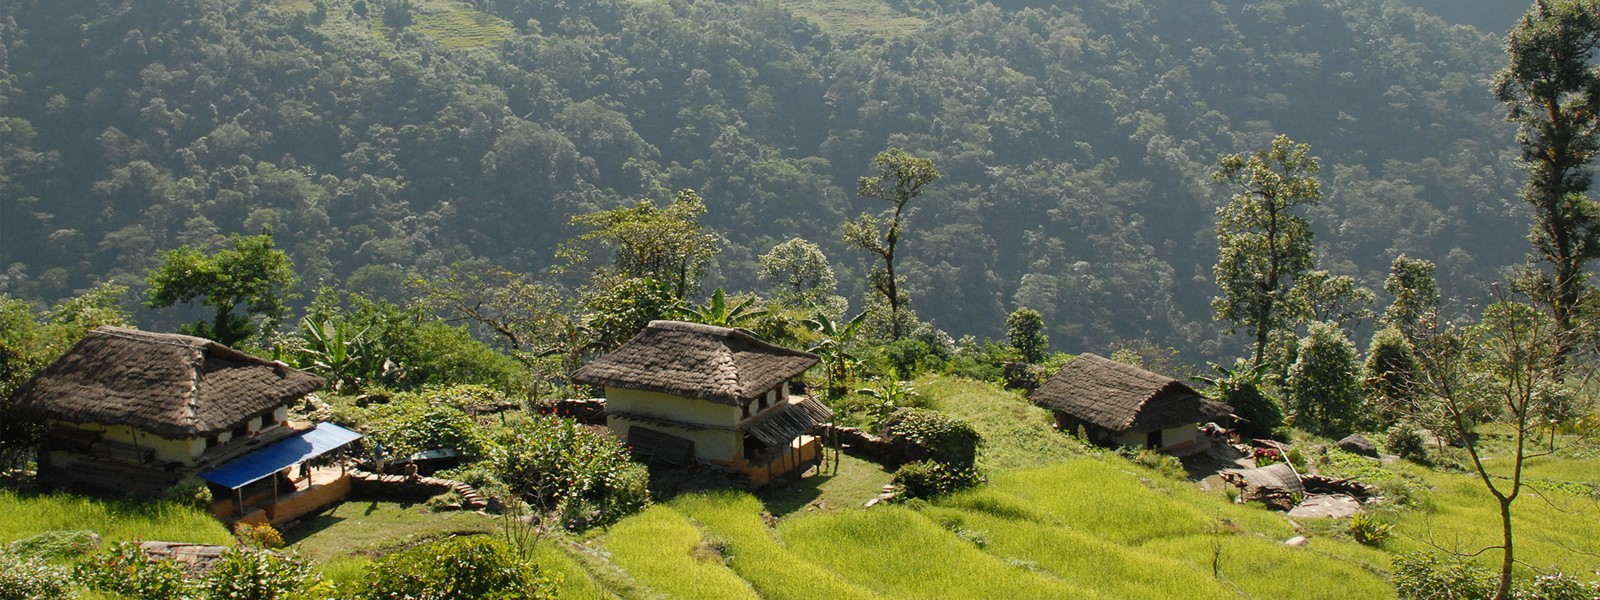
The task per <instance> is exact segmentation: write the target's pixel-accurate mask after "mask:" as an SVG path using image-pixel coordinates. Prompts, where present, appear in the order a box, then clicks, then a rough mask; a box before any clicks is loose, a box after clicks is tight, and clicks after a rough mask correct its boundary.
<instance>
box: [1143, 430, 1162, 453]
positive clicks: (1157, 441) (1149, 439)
mask: <svg viewBox="0 0 1600 600" xmlns="http://www.w3.org/2000/svg"><path fill="white" fill-rule="evenodd" d="M1144 447H1146V448H1149V449H1151V450H1160V449H1161V430H1160V429H1157V430H1155V431H1152V432H1150V434H1149V435H1147V436H1145V439H1144Z"/></svg>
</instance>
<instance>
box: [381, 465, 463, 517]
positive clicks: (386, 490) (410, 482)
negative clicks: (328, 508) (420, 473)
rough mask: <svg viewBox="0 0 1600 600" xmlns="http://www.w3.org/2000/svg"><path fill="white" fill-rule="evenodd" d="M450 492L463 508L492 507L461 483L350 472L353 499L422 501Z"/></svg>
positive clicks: (428, 478) (436, 478)
mask: <svg viewBox="0 0 1600 600" xmlns="http://www.w3.org/2000/svg"><path fill="white" fill-rule="evenodd" d="M451 490H455V491H456V493H459V494H461V504H462V508H466V509H468V510H481V509H484V508H487V507H488V506H489V501H488V500H487V499H485V498H484V497H483V495H482V494H479V493H478V490H477V489H475V488H473V487H472V486H470V485H467V484H465V483H461V482H459V481H454V480H450V479H440V478H438V477H407V476H405V475H394V474H385V475H380V474H377V473H371V472H367V471H362V470H359V469H352V470H351V471H350V495H351V496H353V497H356V498H362V499H368V500H377V499H382V500H410V501H422V500H427V499H429V498H432V497H434V496H437V495H439V494H443V493H445V492H448V491H451Z"/></svg>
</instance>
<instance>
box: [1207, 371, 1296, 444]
mask: <svg viewBox="0 0 1600 600" xmlns="http://www.w3.org/2000/svg"><path fill="white" fill-rule="evenodd" d="M1217 400H1218V401H1219V402H1222V403H1224V404H1227V405H1228V406H1232V407H1233V414H1236V415H1239V423H1238V425H1237V426H1236V427H1235V430H1237V431H1238V432H1239V435H1240V436H1243V437H1245V438H1272V439H1288V438H1287V437H1285V436H1284V432H1280V431H1279V428H1280V427H1282V426H1283V406H1282V405H1280V404H1278V401H1277V400H1275V399H1273V398H1272V397H1271V396H1268V395H1267V394H1266V393H1264V392H1262V391H1261V388H1259V387H1257V386H1255V385H1250V384H1244V385H1240V386H1239V387H1236V388H1232V389H1228V390H1225V392H1224V393H1223V395H1222V397H1221V398H1218V399H1217Z"/></svg>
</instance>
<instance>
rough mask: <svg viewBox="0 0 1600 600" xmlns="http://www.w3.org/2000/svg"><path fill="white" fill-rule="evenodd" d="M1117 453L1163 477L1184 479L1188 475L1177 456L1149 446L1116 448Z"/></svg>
mask: <svg viewBox="0 0 1600 600" xmlns="http://www.w3.org/2000/svg"><path fill="white" fill-rule="evenodd" d="M1117 454H1121V455H1122V456H1123V457H1124V458H1127V459H1128V460H1129V461H1132V462H1133V464H1136V465H1139V466H1141V467H1144V468H1147V469H1150V470H1153V471H1155V472H1157V473H1160V474H1161V475H1162V476H1164V477H1170V478H1172V479H1184V478H1187V477H1188V476H1189V472H1188V471H1185V470H1184V469H1183V462H1182V461H1179V460H1178V457H1176V456H1172V455H1170V454H1162V453H1160V452H1157V451H1155V450H1151V449H1149V448H1139V449H1134V448H1119V449H1117Z"/></svg>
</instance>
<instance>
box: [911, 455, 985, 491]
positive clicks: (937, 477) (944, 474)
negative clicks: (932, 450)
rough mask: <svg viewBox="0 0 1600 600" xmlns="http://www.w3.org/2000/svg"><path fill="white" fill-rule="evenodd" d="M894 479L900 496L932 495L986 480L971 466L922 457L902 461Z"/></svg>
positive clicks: (967, 486) (974, 484)
mask: <svg viewBox="0 0 1600 600" xmlns="http://www.w3.org/2000/svg"><path fill="white" fill-rule="evenodd" d="M892 483H893V484H894V489H895V492H896V493H897V494H898V495H899V496H900V497H901V498H907V499H911V498H932V497H934V496H941V495H944V494H948V493H950V492H954V491H956V490H962V489H966V488H969V487H973V486H976V485H979V484H981V483H983V476H982V475H980V474H979V473H978V470H977V469H975V468H973V467H970V466H969V467H957V466H953V465H949V464H945V463H941V462H936V461H931V460H919V461H915V462H909V463H906V464H904V465H900V469H899V470H896V471H895V472H894V479H893V480H892Z"/></svg>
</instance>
